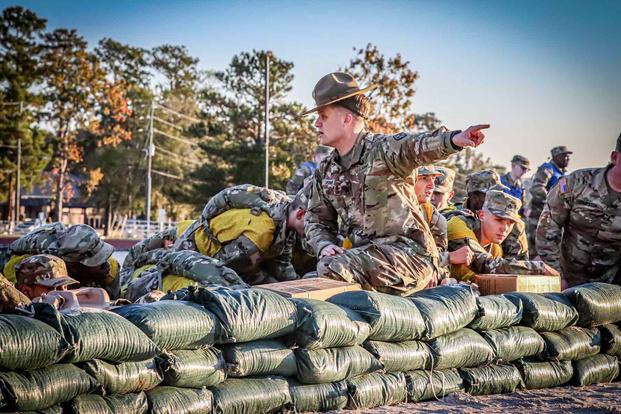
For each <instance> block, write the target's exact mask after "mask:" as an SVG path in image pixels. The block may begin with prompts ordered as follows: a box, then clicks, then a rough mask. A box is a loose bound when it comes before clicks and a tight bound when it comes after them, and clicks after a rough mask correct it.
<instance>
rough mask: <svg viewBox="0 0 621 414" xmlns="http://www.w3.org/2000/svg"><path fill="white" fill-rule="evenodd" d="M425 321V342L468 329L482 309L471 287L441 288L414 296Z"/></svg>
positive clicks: (460, 285) (461, 285) (425, 290)
mask: <svg viewBox="0 0 621 414" xmlns="http://www.w3.org/2000/svg"><path fill="white" fill-rule="evenodd" d="M411 298H412V301H413V302H414V304H415V305H416V307H417V308H418V309H419V310H420V313H421V315H422V317H423V320H424V321H425V326H426V334H425V339H428V340H429V339H433V338H437V337H439V336H442V335H446V334H448V333H451V332H455V331H457V330H459V329H460V328H463V327H465V326H467V325H468V324H469V323H470V322H472V320H473V319H474V318H475V316H476V315H477V312H478V310H479V308H478V307H477V300H476V296H475V294H474V292H473V291H472V288H471V287H470V285H463V284H459V285H454V286H439V287H436V288H433V289H423V290H421V291H419V292H416V293H415V294H413V295H412V296H411Z"/></svg>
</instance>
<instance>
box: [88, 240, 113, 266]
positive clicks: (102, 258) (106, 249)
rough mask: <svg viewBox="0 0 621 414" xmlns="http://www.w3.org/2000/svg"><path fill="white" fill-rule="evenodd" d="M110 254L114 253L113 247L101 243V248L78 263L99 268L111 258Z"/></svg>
mask: <svg viewBox="0 0 621 414" xmlns="http://www.w3.org/2000/svg"><path fill="white" fill-rule="evenodd" d="M112 252H114V247H113V246H112V245H111V244H108V243H106V242H103V246H102V247H101V249H99V251H98V252H97V253H96V254H94V255H93V256H91V257H87V258H85V259H82V260H80V263H82V264H83V265H84V266H88V267H96V266H100V265H102V264H103V263H104V262H106V261H107V260H108V259H109V258H110V256H112Z"/></svg>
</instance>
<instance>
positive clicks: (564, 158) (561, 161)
mask: <svg viewBox="0 0 621 414" xmlns="http://www.w3.org/2000/svg"><path fill="white" fill-rule="evenodd" d="M569 158H570V154H559V155H557V156H555V157H554V162H555V163H556V165H558V166H559V167H561V168H566V167H567V166H568V165H569Z"/></svg>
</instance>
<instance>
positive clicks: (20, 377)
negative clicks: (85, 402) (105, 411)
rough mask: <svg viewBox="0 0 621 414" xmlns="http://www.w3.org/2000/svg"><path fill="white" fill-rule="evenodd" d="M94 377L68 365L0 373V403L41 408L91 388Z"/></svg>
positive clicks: (84, 392) (18, 409)
mask: <svg viewBox="0 0 621 414" xmlns="http://www.w3.org/2000/svg"><path fill="white" fill-rule="evenodd" d="M96 386H97V384H96V382H95V380H94V379H93V378H92V377H91V376H90V375H88V374H87V373H86V372H84V371H82V370H81V369H80V368H78V367H76V366H74V365H71V364H56V365H52V366H50V367H46V368H39V369H35V370H32V371H23V372H15V371H10V372H0V396H1V397H0V406H1V403H2V402H4V403H5V404H6V405H7V406H8V408H10V409H13V410H16V411H28V410H41V409H44V408H47V407H51V406H53V405H55V404H59V403H63V402H65V401H70V400H72V399H74V398H75V397H77V396H78V395H80V394H87V393H89V392H91V391H93V390H95V388H96Z"/></svg>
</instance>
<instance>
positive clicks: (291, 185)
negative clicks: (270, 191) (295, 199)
mask: <svg viewBox="0 0 621 414" xmlns="http://www.w3.org/2000/svg"><path fill="white" fill-rule="evenodd" d="M316 169H317V165H316V164H315V163H314V162H312V161H305V162H303V163H302V165H300V166H299V167H298V168H297V169H296V170H295V172H294V173H293V176H292V177H291V178H290V179H289V181H287V185H286V186H285V191H286V192H287V194H289V195H296V194H297V192H298V191H300V189H301V188H302V187H303V186H304V180H306V179H307V178H308V177H310V176H311V175H313V173H314V172H315V170H316Z"/></svg>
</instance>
